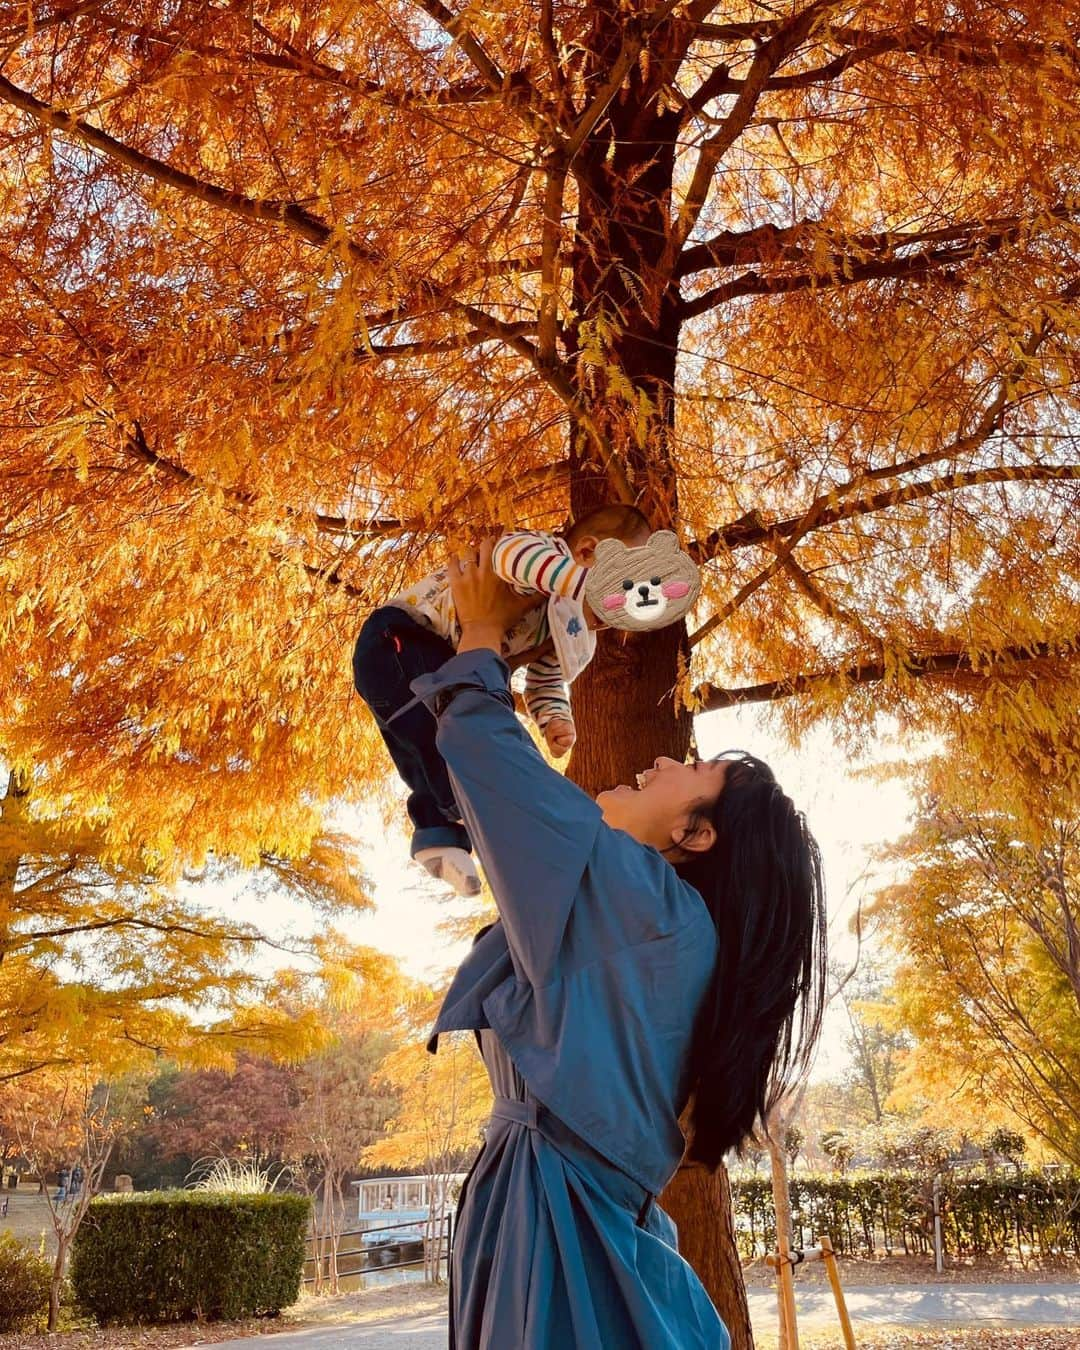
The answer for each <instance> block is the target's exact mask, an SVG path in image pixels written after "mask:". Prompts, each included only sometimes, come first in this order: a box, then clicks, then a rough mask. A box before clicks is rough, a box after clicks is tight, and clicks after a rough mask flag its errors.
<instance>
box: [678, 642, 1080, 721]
mask: <svg viewBox="0 0 1080 1350" xmlns="http://www.w3.org/2000/svg"><path fill="white" fill-rule="evenodd" d="M1078 652H1080V634H1077V635H1075V636H1073V637H1065V638H1059V639H1057V640H1054V641H1047V642H1035V643H1028V644H1018V645H1016V646H1009V647H1001V648H999V649H997V650H994V651H988V652H983V653H977V654H972V653H970V652H966V651H947V652H932V653H929V654H927V655H923V656H918V655H915V654H911V655H909V656H908V657H907V659H906V660H905V661H904V662H902V663H897V662H891V663H886V662H885V661H884V660H873V661H860V662H857V663H856V664H855V665H852V666H848V668H847V669H846V670H822V671H817V672H815V673H813V674H806V675H792V676H790V677H788V678H787V679H781V680H768V681H766V682H765V683H763V684H751V685H744V686H742V687H740V688H735V689H723V688H721V687H720V686H719V685H714V684H709V683H706V684H702V685H699V686H698V687H697V689H695V690H694V693H693V699H694V706H695V708H696V710H697V711H699V712H712V711H714V710H715V709H717V708H733V707H735V706H736V705H737V704H743V703H774V702H776V701H778V700H779V699H785V698H795V697H799V696H800V695H803V694H808V693H812V692H813V691H814V690H815V689H817V688H819V687H821V686H822V685H827V684H841V683H843V684H873V683H880V682H882V681H884V680H889V679H895V677H896V676H897V675H898V674H900V673H902V674H903V676H904V677H905V678H909V679H921V678H923V677H925V676H928V675H940V676H943V677H945V678H949V677H954V678H955V677H957V676H977V677H979V678H984V679H989V678H991V677H992V676H994V675H995V674H1002V673H1007V671H1008V669H1009V668H1010V667H1011V666H1013V665H1020V664H1027V663H1031V662H1035V661H1047V660H1052V659H1054V658H1061V659H1064V660H1067V661H1073V660H1075V659H1076V656H1077V653H1078Z"/></svg>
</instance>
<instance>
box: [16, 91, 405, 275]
mask: <svg viewBox="0 0 1080 1350" xmlns="http://www.w3.org/2000/svg"><path fill="white" fill-rule="evenodd" d="M0 100H3V101H4V102H5V103H10V104H11V105H12V107H15V108H18V109H19V110H20V111H22V112H24V113H27V114H28V115H29V116H30V117H32V118H33V119H34V120H35V121H36V122H38V123H40V124H41V125H42V126H44V127H48V128H49V130H51V131H59V132H61V133H62V134H64V135H68V136H74V137H75V138H76V139H78V140H80V141H82V142H83V143H84V144H86V145H89V146H92V147H93V148H94V149H95V150H99V151H101V153H102V154H104V155H107V156H108V157H109V158H110V159H113V160H116V161H117V162H118V163H120V164H124V165H126V166H127V167H128V168H130V169H134V170H135V171H136V172H137V173H141V174H145V175H146V176H147V177H148V178H152V179H154V181H155V182H158V183H164V184H166V186H168V187H172V188H176V189H178V190H179V191H181V192H185V193H187V194H188V195H189V196H192V197H197V198H199V200H200V201H204V202H207V203H209V204H210V205H211V206H217V207H220V208H221V209H222V210H224V211H228V212H230V213H231V214H232V215H234V216H240V217H241V218H242V219H244V220H253V221H259V222H261V223H262V224H266V225H277V226H280V227H281V228H283V229H286V230H289V231H290V232H291V233H293V234H296V235H299V236H300V238H302V239H305V240H307V242H308V243H310V244H317V245H319V246H320V247H322V248H325V247H326V246H327V245H329V244H330V243H331V242H332V241H333V240H334V238H335V235H334V232H333V231H332V230H331V228H330V226H329V225H327V224H326V222H325V221H322V220H320V219H318V217H317V216H314V215H312V214H311V212H310V211H306V210H304V208H303V207H301V206H297V205H295V204H294V203H292V202H283V201H274V200H271V199H268V200H265V201H262V200H258V199H256V198H254V197H245V196H244V195H243V194H242V193H239V192H231V191H229V190H228V189H226V188H221V187H217V186H216V185H215V184H213V183H207V182H205V181H204V180H202V179H199V178H196V177H194V175H192V174H189V173H185V172H184V171H183V170H182V169H174V168H173V167H172V166H171V165H169V164H166V163H165V162H164V161H163V160H160V159H155V158H154V157H153V156H152V155H146V154H143V152H142V151H141V150H135V149H133V148H132V147H131V146H129V145H125V144H124V143H123V142H122V141H118V140H116V139H114V137H112V136H110V135H108V133H107V132H104V131H101V130H100V129H99V128H98V127H94V126H91V125H90V123H89V122H86V121H84V120H83V119H81V118H78V117H74V116H73V115H72V114H71V113H68V112H64V111H63V110H62V109H59V108H53V107H50V105H49V104H47V103H42V102H41V100H40V99H37V98H35V97H34V95H33V94H31V93H28V92H27V91H26V90H25V89H20V88H19V87H18V86H17V85H14V84H12V83H11V81H10V80H8V79H5V78H4V77H3V76H2V75H0ZM345 248H346V250H347V252H348V254H349V256H350V257H351V258H352V259H353V260H354V261H356V262H360V263H373V262H379V261H381V255H380V254H378V253H376V252H374V251H372V250H370V249H366V248H364V247H363V246H362V245H360V244H357V243H356V242H355V241H354V240H347V241H346V242H345Z"/></svg>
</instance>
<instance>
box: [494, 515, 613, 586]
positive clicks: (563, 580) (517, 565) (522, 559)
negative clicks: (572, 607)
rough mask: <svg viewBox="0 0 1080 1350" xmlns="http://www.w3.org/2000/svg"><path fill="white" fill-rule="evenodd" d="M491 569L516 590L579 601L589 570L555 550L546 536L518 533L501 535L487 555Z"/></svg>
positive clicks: (559, 550)
mask: <svg viewBox="0 0 1080 1350" xmlns="http://www.w3.org/2000/svg"><path fill="white" fill-rule="evenodd" d="M491 566H492V568H493V569H494V570H495V571H496V572H497V573H498V575H499V576H500V577H502V579H503V581H508V582H509V583H510V585H511V586H514V587H515V588H516V589H518V590H524V591H539V593H540V594H541V595H561V596H564V597H565V598H566V599H568V600H580V599H581V597H582V594H583V593H584V590H585V581H586V578H587V577H588V575H589V569H588V568H587V567H582V566H581V564H580V563H576V562H575V561H574V560H573V558H571V557H570V556H569V555H568V554H566V553H563V552H562V550H561V549H559V548H557V547H556V546H555V545H554V544H553V543H552V542H551V539H550V537H547V536H545V535H542V534H534V533H532V532H531V531H529V530H519V531H517V532H515V533H514V534H504V535H503V536H502V537H501V538H500V539H499V541H498V543H497V544H496V545H495V547H494V549H493V550H492V554H491Z"/></svg>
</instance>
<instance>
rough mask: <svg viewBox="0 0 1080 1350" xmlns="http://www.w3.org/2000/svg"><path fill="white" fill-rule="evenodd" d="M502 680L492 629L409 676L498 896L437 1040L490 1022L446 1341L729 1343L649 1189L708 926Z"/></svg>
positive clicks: (463, 1347) (670, 1161) (710, 953)
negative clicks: (558, 762) (486, 1085)
mask: <svg viewBox="0 0 1080 1350" xmlns="http://www.w3.org/2000/svg"><path fill="white" fill-rule="evenodd" d="M508 680H509V671H508V669H507V667H506V665H505V664H504V663H503V662H502V661H501V660H500V659H499V657H497V656H496V655H495V653H494V652H490V651H486V650H484V651H474V652H463V653H461V654H459V655H457V656H455V657H453V658H452V659H451V660H449V661H447V662H446V664H445V665H444V666H443V667H442V668H441V670H439V671H437V672H435V673H434V674H431V675H424V676H422V677H421V678H420V679H418V680H416V681H414V683H413V689H414V691H415V693H416V694H417V696H418V697H421V698H423V699H424V700H425V702H427V704H428V706H429V707H430V708H431V709H432V711H433V712H434V713H435V714H436V716H437V717H438V720H439V729H438V736H437V744H438V748H439V751H440V753H441V754H442V756H443V758H444V759H445V761H446V763H447V765H448V767H449V769H450V776H451V780H452V782H453V786H454V792H455V797H456V799H457V802H458V805H459V807H460V808H461V812H462V817H463V819H464V821H465V824H466V826H467V828H468V830H469V834H470V836H471V838H472V840H473V844H474V847H475V848H476V851H477V853H478V855H479V857H480V859H481V861H482V863H483V866H484V871H485V873H486V875H487V878H488V881H489V883H490V885H491V888H492V891H493V892H494V895H495V899H496V902H497V905H498V909H499V915H500V921H499V922H498V923H496V924H495V925H494V926H493V927H492V928H491V929H489V930H488V932H486V933H485V934H484V935H483V936H482V937H481V938H480V940H479V941H478V942H477V943H476V945H475V946H474V947H473V949H472V951H471V952H470V954H469V955H468V956H467V957H466V959H465V960H464V962H463V963H462V965H461V966H460V968H459V969H458V972H457V974H456V976H455V978H454V981H453V983H452V984H451V987H450V990H449V992H448V994H447V997H446V1000H445V1002H444V1003H443V1007H442V1010H441V1011H440V1013H439V1017H438V1020H437V1022H436V1024H435V1028H434V1031H433V1034H432V1040H431V1049H432V1050H434V1049H436V1048H437V1042H438V1037H439V1035H440V1034H441V1033H442V1032H445V1031H459V1030H474V1031H476V1032H477V1033H478V1037H479V1041H480V1045H481V1052H482V1054H483V1057H484V1061H485V1064H486V1066H487V1069H488V1073H489V1076H490V1078H491V1082H492V1087H493V1089H494V1092H495V1105H494V1111H493V1114H492V1118H491V1121H490V1122H489V1124H488V1126H487V1129H486V1131H485V1143H484V1147H483V1149H482V1150H481V1152H480V1155H479V1157H478V1159H477V1161H476V1164H475V1166H474V1167H473V1170H472V1172H471V1173H470V1175H469V1178H468V1180H467V1182H466V1184H465V1187H464V1189H463V1193H462V1197H461V1200H460V1203H459V1207H458V1215H457V1223H456V1236H455V1240H454V1252H453V1259H452V1264H451V1283H450V1345H451V1347H452V1350H728V1346H729V1344H730V1341H729V1337H728V1333H727V1330H726V1328H725V1327H724V1324H723V1322H722V1321H721V1320H720V1317H719V1316H718V1314H717V1312H716V1310H715V1308H714V1307H713V1305H712V1303H711V1302H710V1300H709V1298H708V1295H707V1294H706V1293H705V1290H704V1288H703V1286H702V1284H701V1282H700V1281H699V1280H698V1278H697V1276H696V1275H695V1274H694V1272H693V1270H692V1269H691V1268H690V1266H689V1265H687V1263H686V1262H685V1261H684V1260H683V1259H682V1258H681V1257H680V1256H679V1254H678V1251H677V1249H676V1236H675V1230H674V1225H673V1224H672V1223H671V1220H670V1219H669V1218H668V1216H667V1215H666V1214H665V1213H664V1212H663V1210H662V1209H660V1207H659V1206H658V1205H657V1204H656V1203H655V1196H656V1195H657V1194H658V1193H659V1192H660V1191H661V1190H663V1188H664V1186H665V1185H666V1184H667V1183H668V1181H669V1180H670V1179H671V1177H672V1176H673V1175H674V1172H675V1169H676V1168H677V1167H678V1164H679V1161H680V1159H681V1156H682V1152H683V1136H682V1132H681V1130H680V1129H679V1123H678V1121H679V1116H680V1114H681V1112H682V1110H683V1108H684V1107H685V1105H686V1102H687V1098H688V1092H689V1082H688V1060H689V1052H690V1042H691V1037H692V1032H693V1026H694V1020H695V1015H696V1013H697V1011H698V1008H699V1006H700V1004H701V1001H702V999H703V997H704V994H705V992H706V989H707V987H708V984H709V981H710V978H711V975H712V971H713V969H714V966H715V962H716V932H715V928H714V925H713V922H712V919H711V917H710V915H709V913H708V911H707V910H706V908H705V905H704V902H703V901H702V899H701V897H700V896H699V895H698V893H697V892H696V891H695V890H694V889H693V888H692V887H690V886H687V885H686V884H685V883H684V882H682V881H680V880H679V878H678V876H677V875H676V874H675V872H674V870H673V869H672V868H671V867H670V865H669V864H668V863H667V862H665V860H664V859H663V858H662V857H661V856H660V854H659V853H657V852H656V850H655V849H652V848H648V847H646V846H644V845H642V844H639V843H637V841H636V840H634V839H632V838H631V837H630V836H629V835H627V834H624V833H623V832H622V831H620V830H613V829H611V828H610V827H609V826H607V825H605V824H604V822H603V820H602V818H601V813H600V810H599V808H598V807H597V805H596V803H595V802H593V801H592V800H591V798H589V797H588V796H586V794H585V793H583V792H582V791H581V790H580V789H579V788H577V787H576V786H575V785H574V784H572V783H570V782H569V781H568V780H567V779H566V778H564V777H563V776H562V775H561V774H560V773H557V772H556V771H555V770H554V769H552V768H550V767H549V766H548V765H547V764H545V762H544V760H543V758H542V757H541V756H540V754H539V753H538V752H537V750H536V748H535V747H534V746H533V744H532V742H531V741H530V739H529V737H528V736H527V735H526V733H525V731H524V730H523V728H522V727H521V725H520V723H519V722H518V720H517V717H516V715H515V713H514V710H513V701H512V698H511V695H510V693H509V689H508Z"/></svg>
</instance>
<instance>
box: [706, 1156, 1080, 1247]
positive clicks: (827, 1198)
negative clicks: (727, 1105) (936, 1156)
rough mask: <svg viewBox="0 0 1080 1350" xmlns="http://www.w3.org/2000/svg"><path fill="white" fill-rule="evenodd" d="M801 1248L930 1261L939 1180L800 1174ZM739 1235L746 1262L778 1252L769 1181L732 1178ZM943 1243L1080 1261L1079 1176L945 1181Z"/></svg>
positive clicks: (794, 1203) (795, 1188)
mask: <svg viewBox="0 0 1080 1350" xmlns="http://www.w3.org/2000/svg"><path fill="white" fill-rule="evenodd" d="M789 1189H790V1193H791V1208H792V1222H793V1225H794V1229H795V1234H794V1236H795V1245H796V1246H797V1247H804V1246H809V1245H810V1243H811V1242H813V1241H814V1240H815V1239H816V1238H817V1237H819V1236H820V1235H821V1234H822V1233H827V1234H828V1235H829V1237H830V1238H831V1239H832V1244H833V1247H834V1248H835V1249H836V1250H837V1251H838V1252H840V1253H843V1254H845V1255H854V1254H855V1253H856V1252H862V1253H864V1254H865V1255H867V1256H872V1255H873V1254H874V1252H875V1251H876V1250H878V1249H880V1248H882V1247H883V1248H884V1249H885V1251H886V1252H887V1253H891V1252H892V1251H894V1250H901V1251H903V1252H905V1253H907V1254H910V1253H915V1254H919V1255H924V1254H926V1253H929V1252H930V1251H932V1250H933V1231H934V1218H933V1175H932V1174H931V1173H928V1172H921V1173H917V1172H909V1171H894V1172H859V1173H848V1174H847V1175H846V1176H842V1177H837V1176H822V1175H820V1174H814V1173H801V1174H799V1175H797V1176H793V1177H791V1178H790V1184H789ZM732 1193H733V1203H734V1212H735V1226H736V1235H737V1237H738V1242H739V1249H740V1251H741V1253H742V1255H743V1256H744V1257H751V1256H756V1255H759V1254H760V1253H762V1252H765V1251H772V1250H773V1248H774V1247H775V1245H776V1219H775V1215H774V1212H773V1203H772V1186H771V1183H770V1181H769V1178H768V1177H756V1176H748V1177H741V1178H738V1177H733V1178H732ZM941 1201H942V1236H943V1239H944V1245H945V1250H946V1251H947V1252H948V1253H949V1254H950V1255H952V1256H963V1257H969V1256H986V1255H989V1254H992V1253H1000V1252H1013V1253H1019V1254H1020V1255H1021V1256H1022V1257H1026V1254H1027V1253H1029V1252H1030V1253H1036V1254H1038V1255H1039V1256H1042V1257H1044V1258H1056V1257H1068V1258H1070V1259H1075V1258H1076V1257H1077V1256H1078V1255H1080V1172H1069V1171H1063V1172H1062V1174H1061V1175H1060V1176H1059V1177H1056V1178H1055V1177H1048V1176H1044V1175H1042V1174H1041V1173H1038V1172H1034V1171H1025V1172H1021V1173H1018V1174H1017V1175H1014V1176H1007V1177H1000V1176H999V1177H980V1176H960V1175H956V1174H955V1173H946V1174H945V1175H943V1177H942V1195H941Z"/></svg>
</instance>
